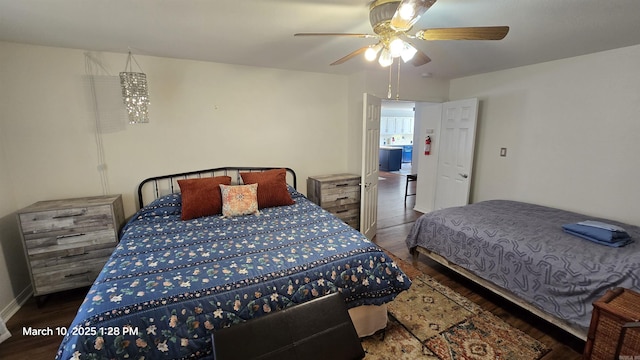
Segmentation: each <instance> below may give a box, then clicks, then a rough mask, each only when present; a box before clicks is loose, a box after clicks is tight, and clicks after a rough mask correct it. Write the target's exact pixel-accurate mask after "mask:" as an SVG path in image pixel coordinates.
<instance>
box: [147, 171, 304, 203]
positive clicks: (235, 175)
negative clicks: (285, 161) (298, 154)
mask: <svg viewBox="0 0 640 360" xmlns="http://www.w3.org/2000/svg"><path fill="white" fill-rule="evenodd" d="M273 169H285V170H286V171H287V183H288V184H289V185H291V186H293V188H294V189H297V188H298V181H297V179H296V173H295V171H293V170H292V169H290V168H283V167H220V168H213V169H206V170H196V171H188V172H183V173H177V174H170V175H161V176H154V177H150V178H148V179H145V180H142V182H141V183H140V185H138V208H142V207H143V206H144V205H146V204H148V203H150V202H151V201H153V200H155V199H157V198H159V197H160V196H164V195H167V194H172V193H176V192H179V191H180V187H179V186H178V180H182V179H194V178H204V177H214V176H230V177H231V179H232V180H231V182H232V183H234V184H241V183H242V177H241V176H240V173H241V172H259V171H265V170H273ZM145 195H146V196H145ZM145 198H147V199H149V198H151V201H147V202H144V199H145Z"/></svg>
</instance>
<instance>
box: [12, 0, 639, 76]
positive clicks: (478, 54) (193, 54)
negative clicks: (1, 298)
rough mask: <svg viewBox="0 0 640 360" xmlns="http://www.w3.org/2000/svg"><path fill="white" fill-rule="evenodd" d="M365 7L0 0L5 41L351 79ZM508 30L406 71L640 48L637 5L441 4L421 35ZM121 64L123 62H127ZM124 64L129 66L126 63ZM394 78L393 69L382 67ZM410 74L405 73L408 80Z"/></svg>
mask: <svg viewBox="0 0 640 360" xmlns="http://www.w3.org/2000/svg"><path fill="white" fill-rule="evenodd" d="M368 4H369V1H367V0H224V1H223V0H55V1H54V0H0V40H5V41H10V42H19V43H28V44H37V45H48V46H58V47H68V48H75V49H83V50H90V51H107V52H120V53H126V52H127V51H128V49H131V50H132V52H133V54H134V55H136V54H137V55H151V56H162V57H173V58H183V59H194V60H203V61H213V62H219V63H229V64H240V65H250V66H261V67H270V68H282V69H291V70H301V71H312V72H323V73H335V74H351V73H354V72H357V71H360V70H363V69H380V68H379V66H378V65H377V64H375V63H373V64H372V63H367V62H366V61H365V60H364V59H363V58H362V57H361V56H359V57H357V58H354V59H352V60H350V61H348V62H347V63H345V64H342V65H337V66H329V64H330V63H332V62H333V61H335V60H337V59H339V58H341V57H342V56H344V55H346V54H348V53H350V52H351V51H353V50H356V49H358V48H360V47H362V46H365V45H368V44H372V43H374V42H375V39H361V38H345V37H322V38H309V37H295V38H294V36H293V34H294V33H297V32H356V33H372V31H371V28H370V25H369V17H368V11H369V10H368ZM492 25H508V26H510V28H511V30H510V32H509V34H508V35H507V37H506V38H505V39H504V40H500V41H438V42H436V41H431V42H426V41H420V42H419V43H416V45H418V47H419V48H420V49H421V50H422V51H424V52H425V53H426V54H427V55H428V56H429V57H431V59H432V61H431V62H430V63H428V64H426V65H423V66H421V67H419V68H414V67H413V66H412V65H404V66H402V72H403V74H409V75H412V76H413V75H415V76H420V75H422V74H431V75H432V76H433V77H438V78H456V77H461V76H467V75H472V74H478V73H484V72H489V71H495V70H501V69H507V68H513V67H518V66H522V65H528V64H533V63H539V62H544V61H549V60H555V59H560V58H566V57H571V56H577V55H583V54H587V53H592V52H598V51H603V50H608V49H614V48H619V47H625V46H630V45H636V44H640V0H438V1H437V2H436V3H435V5H434V6H433V7H432V8H431V9H429V10H428V11H427V12H426V13H425V14H424V15H423V17H422V18H421V19H420V21H419V22H418V23H417V24H416V25H415V26H414V29H416V30H417V29H423V28H429V27H450V26H456V27H457V26H492ZM123 63H124V58H123ZM123 66H124V65H123ZM379 71H387V70H379ZM405 76H406V75H405Z"/></svg>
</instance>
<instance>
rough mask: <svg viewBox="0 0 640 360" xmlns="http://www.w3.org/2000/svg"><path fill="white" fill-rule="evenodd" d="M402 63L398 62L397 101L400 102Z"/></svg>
mask: <svg viewBox="0 0 640 360" xmlns="http://www.w3.org/2000/svg"><path fill="white" fill-rule="evenodd" d="M400 63H401V61H400V60H398V85H397V86H396V100H400Z"/></svg>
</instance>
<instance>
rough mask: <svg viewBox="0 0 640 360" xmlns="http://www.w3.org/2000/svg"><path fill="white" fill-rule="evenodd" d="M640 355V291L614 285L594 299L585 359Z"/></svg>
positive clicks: (635, 356) (634, 356)
mask: <svg viewBox="0 0 640 360" xmlns="http://www.w3.org/2000/svg"><path fill="white" fill-rule="evenodd" d="M638 356H640V294H638V293H637V292H635V291H633V290H630V289H624V288H615V289H612V290H608V291H607V292H606V293H605V294H604V296H602V298H600V299H599V300H598V301H596V302H594V303H593V314H592V316H591V326H590V327H589V334H588V335H587V343H586V345H585V350H584V359H585V360H587V359H589V360H608V359H616V360H618V359H620V360H623V359H635V358H637V357H638Z"/></svg>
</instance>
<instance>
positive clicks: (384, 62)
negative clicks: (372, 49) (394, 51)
mask: <svg viewBox="0 0 640 360" xmlns="http://www.w3.org/2000/svg"><path fill="white" fill-rule="evenodd" d="M378 63H379V64H380V66H382V67H387V66H391V64H393V57H392V56H391V52H389V50H388V49H387V48H384V49H382V51H381V52H380V57H379V58H378Z"/></svg>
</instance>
